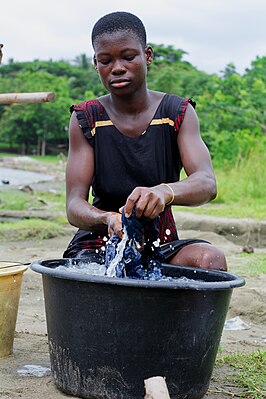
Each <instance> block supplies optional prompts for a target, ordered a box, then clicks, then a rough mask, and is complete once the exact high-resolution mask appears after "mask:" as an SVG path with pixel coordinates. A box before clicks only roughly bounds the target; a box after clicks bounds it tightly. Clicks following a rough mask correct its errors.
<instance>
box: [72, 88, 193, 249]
mask: <svg viewBox="0 0 266 399" xmlns="http://www.w3.org/2000/svg"><path fill="white" fill-rule="evenodd" d="M189 102H190V103H191V104H192V105H193V106H195V103H194V101H192V100H191V99H189V98H181V97H178V96H176V95H173V94H165V95H164V97H163V98H162V100H161V102H160V104H159V106H158V108H157V110H156V112H155V114H154V117H153V118H152V120H151V122H150V124H149V126H148V128H147V129H146V131H145V132H143V134H142V135H140V136H137V137H128V136H126V135H124V134H123V133H121V132H120V131H119V130H118V129H117V128H116V126H115V125H114V124H113V123H112V121H111V119H110V117H109V116H108V113H107V111H106V110H105V108H104V107H103V105H102V104H101V103H100V101H99V100H89V101H85V102H83V103H80V104H77V105H73V106H72V107H71V108H70V111H71V112H73V111H75V112H76V115H77V119H78V123H79V126H80V128H81V129H82V131H83V134H84V136H85V137H86V139H87V140H88V142H89V144H90V145H91V146H92V147H93V149H94V178H93V182H92V189H93V196H94V199H93V205H94V206H95V207H97V208H99V209H102V210H105V211H114V212H118V210H119V208H120V207H121V206H123V205H125V202H126V199H127V197H128V195H129V194H130V193H131V192H132V190H133V189H134V188H135V187H137V186H144V187H152V186H155V185H158V184H160V183H172V182H175V181H178V180H179V178H180V171H181V168H182V163H181V159H180V154H179V150H178V145H177V135H178V132H179V130H180V127H181V124H182V122H183V119H184V116H185V112H186V109H187V105H188V103H189ZM160 216H161V219H160V223H159V230H160V239H161V243H163V242H169V241H173V240H176V239H177V238H178V236H177V231H176V227H175V222H174V218H173V215H172V211H171V207H166V208H165V211H164V212H162V214H161V215H160ZM166 229H168V230H169V231H170V232H168V234H167V236H166V234H165V231H166ZM82 234H85V231H82V230H79V232H78V233H77V236H78V237H79V238H80V239H81V236H82ZM78 237H76V238H78Z"/></svg>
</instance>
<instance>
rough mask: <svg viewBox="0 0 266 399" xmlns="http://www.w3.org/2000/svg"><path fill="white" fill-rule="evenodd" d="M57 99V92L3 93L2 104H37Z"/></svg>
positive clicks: (0, 98)
mask: <svg viewBox="0 0 266 399" xmlns="http://www.w3.org/2000/svg"><path fill="white" fill-rule="evenodd" d="M54 99H55V94H54V93H52V92H37V93H1V94H0V104H14V103H23V104H36V103H44V102H51V101H53V100H54Z"/></svg>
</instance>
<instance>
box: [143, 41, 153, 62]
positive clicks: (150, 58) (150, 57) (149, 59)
mask: <svg viewBox="0 0 266 399" xmlns="http://www.w3.org/2000/svg"><path fill="white" fill-rule="evenodd" d="M145 55H146V62H147V65H150V64H151V63H152V61H153V49H152V47H151V46H147V47H146V48H145Z"/></svg>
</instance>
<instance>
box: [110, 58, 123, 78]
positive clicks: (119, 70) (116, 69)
mask: <svg viewBox="0 0 266 399" xmlns="http://www.w3.org/2000/svg"><path fill="white" fill-rule="evenodd" d="M125 72H126V68H125V66H124V63H123V60H116V61H115V62H114V64H113V68H112V74H113V75H122V74H123V73H125Z"/></svg>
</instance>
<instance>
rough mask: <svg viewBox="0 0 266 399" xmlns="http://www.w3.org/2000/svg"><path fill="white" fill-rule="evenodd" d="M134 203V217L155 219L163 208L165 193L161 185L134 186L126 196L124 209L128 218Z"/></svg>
mask: <svg viewBox="0 0 266 399" xmlns="http://www.w3.org/2000/svg"><path fill="white" fill-rule="evenodd" d="M134 205H136V217H137V218H140V217H141V216H145V217H147V218H149V219H155V218H156V216H157V215H159V213H161V212H162V211H163V210H164V208H165V194H164V189H163V187H162V186H160V185H159V186H155V187H150V188H149V187H136V188H135V189H134V190H133V191H132V193H131V194H130V195H129V196H128V198H127V201H126V204H125V207H124V211H125V216H126V217H127V218H128V217H130V216H131V214H132V209H133V207H134Z"/></svg>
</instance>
